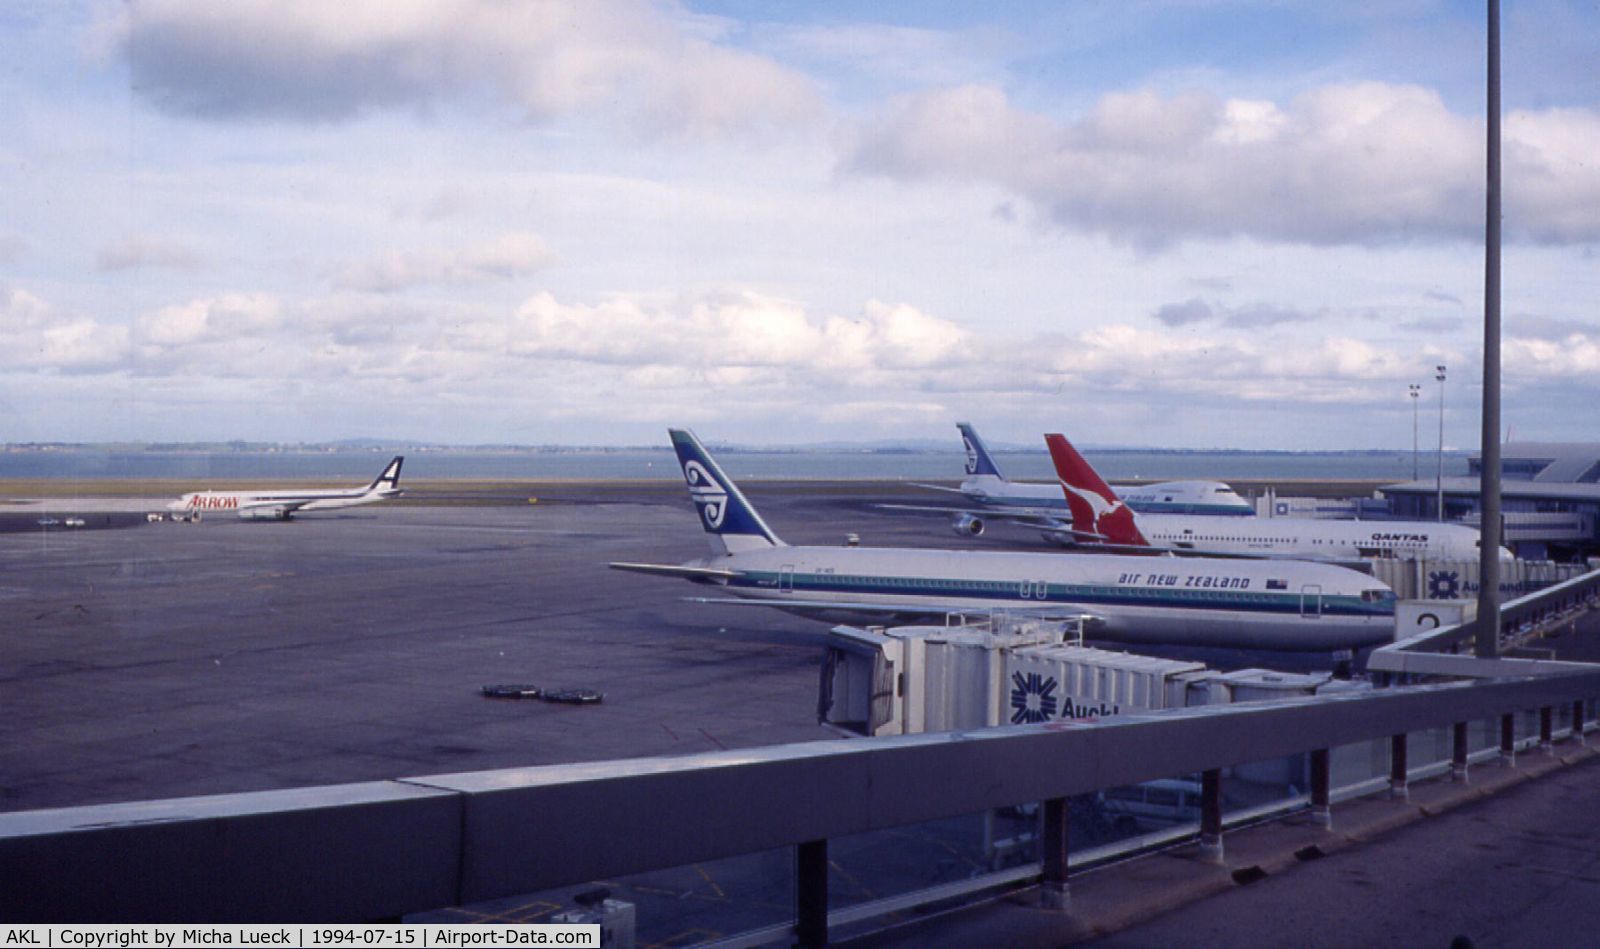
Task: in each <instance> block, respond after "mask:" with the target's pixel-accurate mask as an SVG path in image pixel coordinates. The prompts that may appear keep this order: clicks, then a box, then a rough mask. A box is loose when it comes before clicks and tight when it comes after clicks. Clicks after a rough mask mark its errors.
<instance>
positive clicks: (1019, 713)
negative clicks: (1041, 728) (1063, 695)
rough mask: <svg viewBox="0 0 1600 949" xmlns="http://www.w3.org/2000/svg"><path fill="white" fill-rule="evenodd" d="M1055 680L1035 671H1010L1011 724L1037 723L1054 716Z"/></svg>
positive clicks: (1056, 703) (1055, 703)
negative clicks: (1025, 672) (1024, 672)
mask: <svg viewBox="0 0 1600 949" xmlns="http://www.w3.org/2000/svg"><path fill="white" fill-rule="evenodd" d="M1058 704H1059V703H1058V702H1057V701H1056V680H1055V677H1054V676H1044V675H1041V674H1039V673H1037V672H1029V673H1027V674H1023V673H1021V672H1013V673H1011V724H1013V725H1037V724H1038V723H1040V722H1048V721H1049V720H1050V719H1052V718H1055V717H1056V707H1057V705H1058Z"/></svg>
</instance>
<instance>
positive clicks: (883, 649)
mask: <svg viewBox="0 0 1600 949" xmlns="http://www.w3.org/2000/svg"><path fill="white" fill-rule="evenodd" d="M1361 688H1365V685H1364V684H1361V683H1353V682H1349V681H1346V680H1339V679H1335V678H1333V677H1332V676H1330V675H1327V674H1321V675H1308V674H1297V673H1285V672H1274V671H1272V670H1268V669H1243V670H1239V671H1236V672H1228V673H1222V672H1217V671H1215V670H1212V669H1209V668H1207V667H1206V665H1205V664H1204V663H1200V662H1192V661H1187V660H1179V659H1162V658H1158V657H1154V656H1145V655H1139V654H1137V653H1130V652H1121V651H1112V650H1107V649H1096V648H1092V647H1089V646H1085V645H1083V632H1082V623H1081V622H1065V623H1062V622H1045V621H1039V620H1033V619H1026V620H1019V619H1017V618H1015V617H1010V616H1006V615H1004V614H1002V615H998V616H995V617H990V618H983V617H968V616H953V617H950V618H949V621H948V622H947V623H946V624H945V625H942V626H895V627H884V626H871V627H866V628H859V627H854V626H836V627H834V628H833V630H832V631H831V633H830V636H829V643H828V646H827V648H826V650H825V652H824V656H823V663H822V676H821V682H820V684H819V692H818V697H817V719H818V721H819V722H820V723H822V724H823V725H826V726H829V727H831V728H834V729H835V730H838V731H840V732H842V733H844V734H847V735H852V736H881V735H914V734H919V733H922V732H932V731H956V730H965V729H972V728H986V727H992V726H996V725H1023V724H1041V723H1051V722H1082V721H1091V720H1095V719H1099V718H1104V717H1106V716H1112V715H1119V714H1124V713H1128V712H1145V711H1155V710H1161V709H1174V708H1186V707H1190V706H1196V705H1213V704H1219V703H1228V702H1235V701H1255V700H1261V699H1270V698H1287V697H1293V696H1306V695H1316V694H1320V693H1325V692H1329V691H1348V690H1351V689H1361Z"/></svg>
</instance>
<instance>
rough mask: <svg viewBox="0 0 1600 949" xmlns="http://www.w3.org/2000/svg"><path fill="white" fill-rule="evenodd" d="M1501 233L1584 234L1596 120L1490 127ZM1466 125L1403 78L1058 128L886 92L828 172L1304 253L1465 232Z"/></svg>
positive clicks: (1126, 233) (1152, 243)
mask: <svg viewBox="0 0 1600 949" xmlns="http://www.w3.org/2000/svg"><path fill="white" fill-rule="evenodd" d="M1504 134H1505V152H1504V155H1505V158H1504V160H1505V181H1506V192H1505V214H1506V218H1505V220H1506V231H1507V234H1508V236H1510V237H1514V238H1517V239H1521V240H1527V241H1534V242H1539V243H1546V244H1568V243H1586V242H1592V241H1595V240H1597V239H1600V216H1597V215H1595V214H1593V213H1592V210H1593V209H1594V208H1595V207H1600V163H1596V162H1594V161H1593V159H1592V156H1593V155H1594V154H1596V153H1597V150H1600V115H1597V114H1596V113H1594V112H1592V111H1589V110H1584V109H1547V110H1541V111H1515V112H1512V113H1509V114H1508V115H1507V116H1506V119H1505V125H1504ZM1482 143H1483V128H1482V121H1481V120H1480V119H1478V118H1476V117H1467V116H1462V115H1459V114H1456V113H1454V112H1451V111H1450V110H1449V109H1448V108H1446V107H1445V105H1444V103H1443V101H1442V100H1441V99H1440V98H1439V96H1438V94H1437V93H1435V92H1433V91H1431V90H1429V89H1424V88H1421V87H1418V86H1409V85H1394V84H1388V83H1381V82H1360V83H1349V84H1342V85H1332V86H1325V87H1322V88H1318V89H1313V90H1311V91H1309V92H1307V93H1305V94H1303V95H1300V96H1298V97H1296V98H1294V99H1292V100H1290V101H1288V102H1287V103H1282V104H1279V103H1274V102H1268V101H1260V100H1239V99H1221V98H1218V97H1216V96H1212V95H1209V94H1205V93H1183V94H1178V95H1163V94H1160V93H1157V92H1153V91H1136V92H1120V93H1114V94H1111V95H1107V96H1105V97H1104V98H1102V99H1101V100H1100V101H1099V102H1098V103H1097V104H1096V105H1095V107H1094V108H1093V109H1091V110H1090V111H1089V112H1088V113H1087V114H1085V115H1082V116H1080V117H1079V118H1077V119H1076V120H1074V121H1071V122H1066V123H1062V122H1057V121H1055V120H1053V119H1050V118H1047V117H1045V116H1042V115H1038V114H1034V113H1030V112H1027V111H1024V110H1021V109H1018V108H1016V107H1015V106H1013V105H1012V104H1011V102H1010V101H1009V100H1008V98H1007V97H1006V95H1005V93H1004V92H1002V91H1001V90H1000V89H998V88H995V87H992V86H983V85H971V86H963V87H959V88H953V89H941V90H936V91H930V92H924V93H920V94H916V95H911V96H905V97H900V98H897V99H895V100H894V101H893V102H892V103H891V104H890V105H889V106H888V107H887V108H886V109H885V110H884V111H883V112H882V113H881V114H880V115H878V116H877V117H876V118H875V119H873V120H872V121H870V122H868V123H865V124H863V125H861V126H860V127H859V128H857V129H855V130H854V132H853V134H852V135H851V136H850V137H849V139H848V141H847V142H846V144H845V146H844V149H843V155H842V160H841V167H842V168H843V169H844V170H845V171H847V172H852V173H857V174H872V175H882V176H888V177H891V178H897V179H905V180H912V179H924V178H941V179H956V180H971V181H982V182H987V183H991V184H995V185H998V186H1000V187H1002V188H1005V189H1007V190H1009V191H1011V192H1013V193H1015V194H1016V195H1019V196H1021V197H1023V198H1025V199H1027V200H1028V201H1030V202H1031V203H1032V204H1033V205H1034V206H1035V207H1036V208H1037V209H1038V210H1039V211H1040V212H1041V214H1042V215H1043V216H1044V217H1045V218H1046V219H1047V220H1049V221H1050V222H1053V223H1054V224H1056V225H1057V226H1060V227H1063V228H1068V229H1072V230H1077V231H1084V232H1089V233H1098V234H1104V235H1107V236H1109V237H1111V238H1113V239H1116V240H1119V241H1124V242H1127V243H1130V244H1134V245H1137V246H1142V247H1160V246H1164V245H1166V244H1169V243H1171V242H1174V241H1179V240H1184V239H1191V238H1193V239H1207V238H1226V237H1234V236H1246V237H1253V238H1258V239H1262V240H1268V241H1291V242H1298V243H1305V244H1313V245H1331V244H1347V243H1353V244H1378V243H1383V242H1390V241H1405V240H1456V239H1463V240H1477V239H1479V236H1480V234H1481V231H1482V226H1483V221H1482V218H1483V198H1482V193H1483V171H1482V168H1483V158H1482V150H1483V144H1482Z"/></svg>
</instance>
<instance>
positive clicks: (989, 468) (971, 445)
mask: <svg viewBox="0 0 1600 949" xmlns="http://www.w3.org/2000/svg"><path fill="white" fill-rule="evenodd" d="M956 428H958V429H960V430H961V441H962V443H963V444H965V446H966V449H967V477H969V478H971V477H976V476H979V475H992V476H993V477H996V478H999V479H1000V480H1001V481H1004V480H1005V479H1006V476H1005V475H1003V474H1001V473H1000V466H999V465H996V464H995V463H994V456H992V455H990V454H989V448H988V446H987V445H985V444H984V443H983V439H981V438H979V437H978V430H977V429H975V428H973V427H972V423H971V422H957V423H956Z"/></svg>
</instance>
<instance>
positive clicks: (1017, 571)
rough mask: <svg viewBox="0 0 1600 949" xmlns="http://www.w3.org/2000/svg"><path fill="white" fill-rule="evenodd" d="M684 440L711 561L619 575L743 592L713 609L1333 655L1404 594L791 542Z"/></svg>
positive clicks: (1151, 565) (1287, 578)
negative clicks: (984, 620) (1015, 623)
mask: <svg viewBox="0 0 1600 949" xmlns="http://www.w3.org/2000/svg"><path fill="white" fill-rule="evenodd" d="M671 436H672V444H673V447H674V449H676V451H677V454H678V462H679V464H680V465H681V466H682V468H683V477H684V480H685V481H686V482H687V483H688V486H689V495H690V497H691V498H692V499H693V500H694V503H695V507H696V509H697V510H698V511H699V514H700V521H701V526H702V527H703V528H704V529H705V531H706V533H707V534H708V535H709V536H708V539H709V540H710V542H711V548H712V554H711V555H710V556H708V557H703V558H701V559H699V560H693V561H690V562H688V563H684V564H646V563H613V564H611V566H612V567H613V568H615V569H618V570H629V571H634V572H637V573H645V574H652V575H656V576H669V577H678V578H681V579H687V580H690V581H693V582H695V583H699V584H705V585H712V586H717V587H720V588H721V589H722V590H724V591H725V592H726V593H728V594H731V596H728V597H715V598H706V599H705V602H715V603H732V604H744V605H765V606H773V607H777V608H779V609H783V610H788V611H790V612H794V613H798V614H800V615H803V616H807V617H811V618H815V619H844V620H855V621H861V620H863V619H864V620H866V621H869V622H885V621H918V620H921V621H926V620H927V619H929V618H930V617H937V616H943V615H944V614H948V613H968V614H972V613H995V612H1009V613H1016V614H1027V615H1032V616H1038V617H1041V618H1069V617H1085V618H1086V619H1087V631H1088V633H1089V635H1091V636H1093V637H1098V638H1105V639H1114V640H1120V641H1127V642H1154V643H1180V644H1184V645H1193V646H1227V647H1247V648H1265V649H1293V650H1330V651H1331V650H1340V649H1350V648H1354V647H1359V646H1366V645H1371V644H1373V643H1378V642H1382V641H1385V640H1388V639H1391V638H1392V637H1393V636H1394V608H1395V595H1394V593H1393V591H1391V590H1390V589H1389V588H1388V587H1387V586H1385V585H1384V584H1383V583H1382V582H1380V581H1378V580H1375V579H1373V578H1372V577H1369V576H1366V575H1364V574H1361V573H1357V572H1356V571H1354V570H1347V569H1345V568H1343V567H1338V566H1333V565H1330V564H1321V563H1303V562H1295V561H1264V560H1219V559H1209V558H1200V557H1195V558H1176V557H1151V558H1137V557H1120V556H1116V555H1105V554H1082V555H1065V554H1059V553H1043V552H1041V553H999V552H990V551H956V550H917V549H907V548H870V547H791V546H789V545H788V544H785V543H784V542H783V541H781V540H779V539H778V536H777V535H776V534H774V533H773V532H772V529H771V528H769V527H768V526H767V525H766V522H765V521H763V520H762V519H761V515H760V514H758V513H756V510H755V509H754V508H753V507H751V506H750V503H749V502H748V501H747V500H745V497H744V495H743V494H742V493H741V492H740V491H739V488H738V486H737V485H735V484H734V483H733V482H732V481H731V480H730V479H729V478H728V476H727V475H726V474H724V473H723V471H722V469H721V467H719V466H718V465H717V463H716V461H715V460H714V459H713V458H712V457H711V455H710V454H709V453H707V452H706V450H705V448H704V447H703V446H702V445H701V444H700V442H699V440H698V439H696V438H695V437H694V435H693V434H692V433H690V432H687V431H680V430H673V431H672V432H671Z"/></svg>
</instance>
